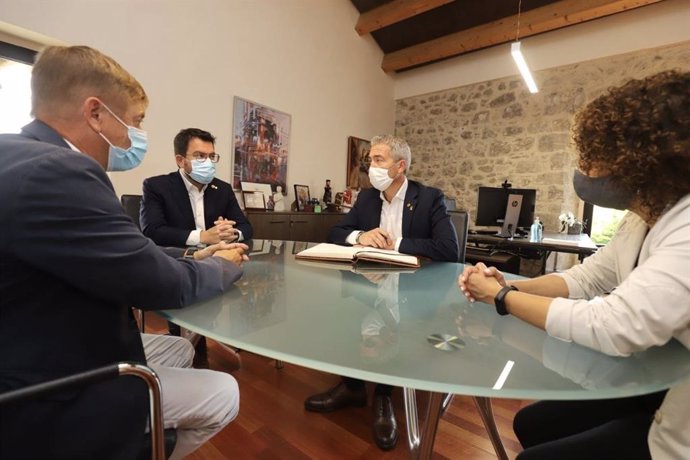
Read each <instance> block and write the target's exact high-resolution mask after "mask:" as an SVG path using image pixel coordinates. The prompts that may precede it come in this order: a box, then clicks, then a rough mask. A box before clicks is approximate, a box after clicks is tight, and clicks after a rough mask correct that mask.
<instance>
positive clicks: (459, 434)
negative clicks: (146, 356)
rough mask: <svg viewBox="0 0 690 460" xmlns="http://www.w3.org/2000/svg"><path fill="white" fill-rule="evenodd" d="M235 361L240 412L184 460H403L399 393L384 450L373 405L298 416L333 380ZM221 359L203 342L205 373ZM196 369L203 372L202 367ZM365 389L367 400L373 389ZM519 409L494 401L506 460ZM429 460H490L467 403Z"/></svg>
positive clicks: (514, 445)
mask: <svg viewBox="0 0 690 460" xmlns="http://www.w3.org/2000/svg"><path fill="white" fill-rule="evenodd" d="M151 320H153V321H151ZM151 320H147V321H148V324H147V330H150V329H153V330H156V329H160V326H161V325H162V326H163V327H164V323H161V322H160V321H157V320H156V319H154V318H151ZM149 326H150V327H149ZM241 356H242V364H243V365H242V369H240V370H238V371H235V372H233V373H232V375H233V376H234V377H235V378H236V379H237V381H238V383H239V387H240V398H241V402H240V413H239V415H238V417H237V418H236V419H235V420H234V421H233V422H232V423H230V425H228V426H227V427H226V428H225V429H224V430H223V431H221V432H220V433H218V434H217V435H216V436H215V437H214V438H213V439H211V441H210V442H208V443H206V444H205V445H204V446H202V447H201V448H200V449H199V450H197V451H196V452H194V453H193V454H192V455H190V456H189V457H187V458H188V459H189V460H211V459H213V460H224V459H374V458H376V459H405V458H408V447H407V432H406V429H405V428H406V423H405V414H404V410H403V399H402V391H401V390H399V389H396V390H395V391H394V393H393V403H394V405H395V408H396V417H397V420H398V429H399V440H398V445H397V447H396V448H395V449H394V450H392V451H389V452H384V451H381V450H380V449H379V448H378V447H377V446H376V444H374V442H373V439H372V434H371V423H372V412H371V406H368V407H365V408H350V409H344V410H341V411H337V412H334V413H331V414H316V413H311V412H307V411H305V410H304V406H303V402H304V399H305V398H306V397H307V396H309V395H311V394H313V393H317V392H320V391H322V390H324V389H326V388H328V387H329V386H331V385H333V384H335V383H337V382H338V381H339V377H337V376H334V375H331V374H325V373H323V372H318V371H314V370H311V369H307V368H303V367H300V366H295V365H291V364H287V363H285V364H284V367H283V368H282V369H276V368H275V361H273V360H270V359H267V358H264V357H262V356H257V355H254V354H251V353H247V352H241ZM225 357H226V351H225V350H223V348H221V347H220V346H218V344H216V343H215V342H213V341H212V340H209V341H208V352H207V359H208V363H207V365H208V367H209V368H210V369H215V370H219V371H224V370H227V368H228V363H227V360H226V358H225ZM202 365H203V366H204V367H206V363H204V364H202ZM368 389H369V390H370V395H371V391H372V390H373V388H368ZM525 404H527V403H526V402H522V401H518V400H511V399H497V400H494V404H493V409H494V416H495V418H496V424H497V426H498V429H499V431H500V433H501V436H502V439H503V445H504V446H505V448H506V451H507V452H508V456H509V457H510V458H514V457H515V456H516V454H517V453H518V452H520V450H521V449H520V445H519V443H518V442H517V440H516V438H515V435H514V434H513V431H512V429H511V424H512V420H513V416H514V414H515V412H516V411H517V410H518V409H520V408H521V407H523V406H524V405H525ZM418 407H419V411H420V412H422V413H423V412H424V410H425V407H426V401H424V400H423V399H422V398H421V397H418ZM434 458H435V459H463V460H475V459H477V460H478V459H495V458H496V455H495V454H494V451H493V448H492V446H491V442H490V441H489V438H488V437H487V435H486V433H485V431H484V427H483V425H482V422H481V419H480V417H479V414H478V412H477V410H476V409H475V407H474V403H473V401H472V399H471V398H469V397H464V396H455V398H454V399H453V402H452V404H451V406H450V407H449V408H448V410H447V411H446V413H445V414H444V415H443V417H442V419H441V421H440V422H439V426H438V432H437V435H436V443H435V446H434Z"/></svg>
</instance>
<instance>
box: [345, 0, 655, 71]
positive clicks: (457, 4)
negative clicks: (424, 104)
mask: <svg viewBox="0 0 690 460" xmlns="http://www.w3.org/2000/svg"><path fill="white" fill-rule="evenodd" d="M351 1H352V4H353V5H354V6H355V8H357V10H358V11H359V12H360V17H359V20H358V21H357V25H356V26H355V30H356V31H357V33H359V34H360V35H365V34H371V35H372V37H373V38H374V40H375V41H376V43H378V45H379V47H380V48H381V50H382V51H383V52H384V57H383V62H382V63H381V68H382V69H383V70H384V71H386V72H400V71H404V70H408V69H412V68H415V67H420V66H423V65H427V64H431V63H433V62H437V61H440V60H443V59H447V58H450V57H454V56H458V55H461V54H465V53H469V52H471V51H476V50H480V49H483V48H488V47H490V46H495V45H499V44H502V43H508V42H510V41H513V40H515V37H516V32H517V30H518V26H517V19H518V14H517V12H518V3H519V0H351ZM661 1H664V0H522V5H521V7H520V11H521V14H520V37H529V36H530V35H536V34H540V33H544V32H548V31H550V30H556V29H560V28H562V27H568V26H571V25H574V24H578V23H581V22H584V21H589V20H592V19H596V18H600V17H603V16H609V15H611V14H617V13H622V12H624V11H627V10H631V9H634V8H639V7H642V6H646V5H650V4H652V3H658V2H661Z"/></svg>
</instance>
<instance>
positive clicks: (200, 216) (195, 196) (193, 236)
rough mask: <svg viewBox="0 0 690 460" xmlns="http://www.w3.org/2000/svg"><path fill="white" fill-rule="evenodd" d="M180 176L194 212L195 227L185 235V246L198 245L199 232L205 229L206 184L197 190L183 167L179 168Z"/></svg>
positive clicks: (199, 239) (199, 241)
mask: <svg viewBox="0 0 690 460" xmlns="http://www.w3.org/2000/svg"><path fill="white" fill-rule="evenodd" d="M180 176H182V182H184V186H185V187H186V188H187V193H188V194H189V203H190V204H191V205H192V214H194V225H196V229H195V230H192V231H191V232H189V236H188V237H187V242H186V244H187V246H198V245H199V244H201V232H202V231H203V230H206V219H204V192H205V191H206V187H208V185H204V186H203V187H201V190H199V189H198V188H197V187H196V185H194V184H193V183H192V182H191V181H190V180H189V179H188V178H187V174H185V172H184V169H180Z"/></svg>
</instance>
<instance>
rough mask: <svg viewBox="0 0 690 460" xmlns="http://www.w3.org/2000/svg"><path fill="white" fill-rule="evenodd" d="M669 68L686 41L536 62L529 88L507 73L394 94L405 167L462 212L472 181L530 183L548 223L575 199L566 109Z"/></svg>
mask: <svg viewBox="0 0 690 460" xmlns="http://www.w3.org/2000/svg"><path fill="white" fill-rule="evenodd" d="M506 59H510V54H509V52H508V48H507V47H506ZM672 68H678V69H682V70H686V71H687V70H690V42H683V43H679V44H675V45H672V46H664V47H660V48H653V49H647V50H640V51H636V52H633V53H627V54H621V55H617V56H612V57H607V58H604V59H596V60H592V61H586V62H581V63H578V64H573V65H567V66H562V67H556V68H552V69H547V70H543V71H539V72H536V73H535V74H534V76H535V80H536V82H537V84H538V86H539V93H537V94H530V93H529V92H528V91H527V89H526V87H525V85H524V84H523V82H522V79H521V77H520V76H519V75H516V76H513V77H508V78H502V79H498V80H491V81H485V82H481V83H476V84H472V85H467V86H463V87H459V88H453V89H448V90H445V91H440V92H436V93H431V94H426V95H422V96H415V97H410V98H405V99H401V100H399V101H397V104H396V128H395V130H396V134H397V135H398V136H401V137H403V138H405V139H406V140H407V141H408V142H409V143H410V146H411V147H412V167H411V170H410V173H409V177H411V178H414V179H417V180H420V181H422V182H423V183H425V184H428V185H432V186H435V187H438V188H440V189H442V190H443V191H444V192H445V193H446V195H447V196H448V197H450V198H455V199H456V202H457V206H458V208H460V209H466V210H469V212H470V216H474V215H475V213H476V206H477V187H479V186H480V185H483V186H495V187H498V186H500V184H501V183H502V182H503V180H505V179H508V180H509V182H511V183H512V184H513V187H516V188H536V189H537V205H536V206H537V207H536V214H537V215H538V216H539V217H541V218H542V220H543V222H544V223H545V226H546V230H547V231H557V229H558V215H559V214H560V213H561V212H563V211H573V212H578V208H579V203H580V202H579V200H578V199H577V197H576V195H575V192H574V191H573V187H572V182H571V181H572V174H573V169H574V164H575V155H574V148H573V145H572V142H571V138H570V123H571V119H572V117H573V114H574V113H575V112H576V111H577V110H578V109H580V108H581V107H583V106H584V105H585V104H586V103H587V101H589V100H591V99H593V98H594V97H596V96H598V95H600V94H602V93H603V92H604V91H605V90H606V88H608V87H610V86H613V85H618V84H620V83H622V82H624V81H626V80H628V79H630V78H640V77H644V76H647V75H651V74H654V73H657V72H659V71H661V70H666V69H672ZM559 265H560V264H559Z"/></svg>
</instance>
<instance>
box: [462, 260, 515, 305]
mask: <svg viewBox="0 0 690 460" xmlns="http://www.w3.org/2000/svg"><path fill="white" fill-rule="evenodd" d="M505 285H506V280H505V278H504V277H503V273H501V272H500V271H498V270H497V269H496V267H487V266H486V265H484V264H483V263H481V262H479V263H478V264H477V265H475V266H469V267H465V270H463V272H462V275H460V276H459V277H458V287H459V288H460V290H461V291H462V293H463V294H465V297H467V298H468V299H469V301H470V302H474V301H475V300H478V301H480V302H484V303H488V304H493V303H494V297H496V294H498V291H500V290H501V288H502V287H503V286H505Z"/></svg>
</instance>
